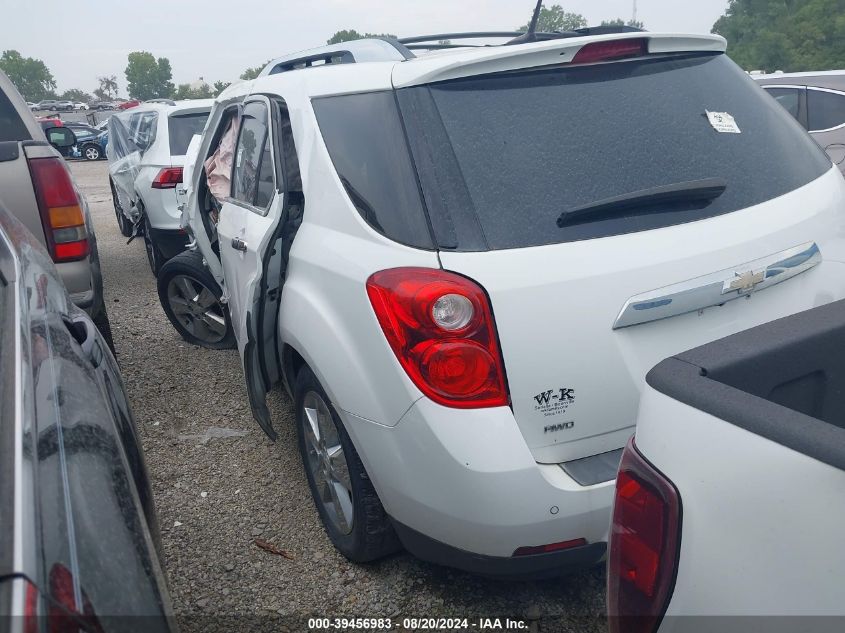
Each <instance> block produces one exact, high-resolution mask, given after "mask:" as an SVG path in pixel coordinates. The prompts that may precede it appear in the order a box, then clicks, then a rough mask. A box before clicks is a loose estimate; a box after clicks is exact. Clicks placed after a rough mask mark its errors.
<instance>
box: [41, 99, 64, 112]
mask: <svg viewBox="0 0 845 633" xmlns="http://www.w3.org/2000/svg"><path fill="white" fill-rule="evenodd" d="M58 105H59V102H58V101H57V100H56V99H42V100H41V101H39V102H38V103H36V104H35V109H36V110H57V109H58Z"/></svg>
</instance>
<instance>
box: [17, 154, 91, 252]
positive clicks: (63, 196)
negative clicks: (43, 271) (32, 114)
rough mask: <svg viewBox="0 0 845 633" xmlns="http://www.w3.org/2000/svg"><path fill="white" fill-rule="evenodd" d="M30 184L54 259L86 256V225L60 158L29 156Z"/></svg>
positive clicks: (78, 201)
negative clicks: (30, 157) (33, 190)
mask: <svg viewBox="0 0 845 633" xmlns="http://www.w3.org/2000/svg"><path fill="white" fill-rule="evenodd" d="M29 170H30V173H31V174H32V184H33V188H34V189H35V198H36V200H37V202H38V210H39V212H40V213H41V223H42V224H43V225H44V235H45V237H46V238H47V246H48V247H49V250H50V255H51V256H52V257H53V261H54V262H56V263H61V262H72V261H76V260H79V259H85V258H86V257H88V253H89V252H90V250H91V247H90V245H89V243H88V229H87V227H86V226H85V215H84V214H83V212H82V207H81V205H80V200H79V196H78V195H77V193H76V189H75V188H74V186H73V181H72V180H71V177H70V172H69V171H68V168H67V165H65V163H64V160H62V159H61V158H56V157H50V158H32V159H30V160H29Z"/></svg>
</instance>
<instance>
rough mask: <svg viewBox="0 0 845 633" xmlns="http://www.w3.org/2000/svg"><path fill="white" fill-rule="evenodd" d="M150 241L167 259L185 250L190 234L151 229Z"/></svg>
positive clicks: (180, 231) (172, 230) (171, 230)
mask: <svg viewBox="0 0 845 633" xmlns="http://www.w3.org/2000/svg"><path fill="white" fill-rule="evenodd" d="M150 239H151V240H152V241H153V243H154V244H155V245H156V246H157V247H158V249H159V250H160V251H161V254H162V255H164V256H165V257H166V258H167V259H170V258H171V257H175V256H176V255H178V254H179V253H181V252H182V251H184V250H185V246H186V245H187V243H188V234H187V233H185V232H184V231H182V230H179V229H176V230H174V229H155V228H153V227H150Z"/></svg>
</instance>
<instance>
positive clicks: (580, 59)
mask: <svg viewBox="0 0 845 633" xmlns="http://www.w3.org/2000/svg"><path fill="white" fill-rule="evenodd" d="M647 54H648V40H647V39H645V38H635V39H627V40H613V41H610V42H593V43H592V44H587V45H586V46H584V47H583V48H581V50H579V51H578V52H577V53H576V54H575V57H574V58H573V60H572V63H573V64H595V63H598V62H610V61H614V60H618V59H625V58H627V57H640V56H642V55H647Z"/></svg>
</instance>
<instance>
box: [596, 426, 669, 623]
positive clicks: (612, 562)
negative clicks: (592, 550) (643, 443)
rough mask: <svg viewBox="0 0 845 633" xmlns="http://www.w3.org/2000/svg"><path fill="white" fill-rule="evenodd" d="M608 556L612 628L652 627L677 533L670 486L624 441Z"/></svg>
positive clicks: (664, 596) (660, 609)
mask: <svg viewBox="0 0 845 633" xmlns="http://www.w3.org/2000/svg"><path fill="white" fill-rule="evenodd" d="M610 530H611V531H610V553H609V555H608V562H607V610H608V623H609V629H610V631H611V633H653V632H654V631H655V630H657V627H658V626H659V624H660V621H661V619H662V618H663V614H664V613H665V612H666V607H667V606H668V603H669V598H670V596H671V594H672V589H673V587H674V584H675V573H676V571H677V565H678V547H679V545H680V538H681V500H680V496H679V495H678V491H677V490H676V489H675V486H674V485H673V484H672V482H670V481H669V480H668V479H666V478H665V477H664V476H663V475H662V474H661V473H659V472H658V471H657V470H655V468H654V467H653V466H652V465H651V464H649V463H648V462H647V461H646V460H645V459H644V458H643V457H642V455H640V453H639V452H638V451H637V448H636V444H634V440H633V438H632V439H631V441H630V442H629V443H628V446H626V447H625V451H624V453H623V454H622V462H621V463H620V465H619V475H618V476H617V479H616V499H615V501H614V506H613V521H612V523H611V526H610Z"/></svg>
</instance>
